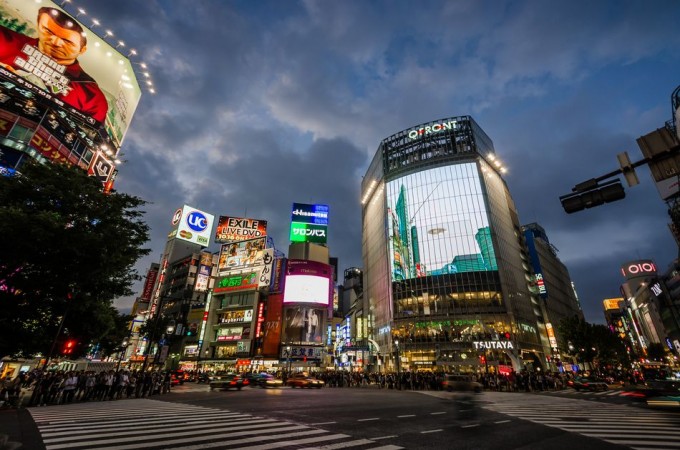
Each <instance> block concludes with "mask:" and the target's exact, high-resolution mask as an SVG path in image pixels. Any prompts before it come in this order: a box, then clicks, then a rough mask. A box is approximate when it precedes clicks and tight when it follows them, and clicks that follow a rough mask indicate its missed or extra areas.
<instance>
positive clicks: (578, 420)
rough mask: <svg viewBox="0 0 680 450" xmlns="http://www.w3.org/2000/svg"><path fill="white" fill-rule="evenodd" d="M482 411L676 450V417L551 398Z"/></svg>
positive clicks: (679, 440)
mask: <svg viewBox="0 0 680 450" xmlns="http://www.w3.org/2000/svg"><path fill="white" fill-rule="evenodd" d="M499 400H500V401H497V402H495V403H493V404H490V405H485V406H484V408H486V409H488V410H491V411H495V412H499V413H502V414H507V415H509V416H512V417H516V418H519V419H524V420H529V421H531V422H534V423H539V424H542V425H546V426H549V427H554V428H559V429H561V430H565V431H568V432H570V433H578V434H582V435H584V436H589V437H593V438H597V439H602V440H604V441H607V442H610V443H613V444H618V445H625V446H627V447H630V448H634V449H638V450H646V449H651V448H656V449H661V448H663V449H674V448H675V449H680V416H678V415H676V414H673V413H665V412H659V411H650V410H633V409H632V408H631V407H630V406H624V405H613V404H608V403H597V404H593V402H591V401H588V400H580V399H572V398H564V397H562V398H558V397H551V396H525V397H521V396H516V397H514V398H511V397H508V398H506V399H499Z"/></svg>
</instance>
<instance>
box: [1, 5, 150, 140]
mask: <svg viewBox="0 0 680 450" xmlns="http://www.w3.org/2000/svg"><path fill="white" fill-rule="evenodd" d="M0 15H1V16H2V22H0V81H2V84H3V87H4V88H6V89H9V90H10V91H12V94H15V93H24V94H25V95H28V96H29V97H30V98H31V99H32V100H34V104H36V105H37V104H42V105H47V106H49V107H51V108H54V111H56V112H57V113H58V114H61V113H63V117H59V118H55V124H56V123H57V122H58V121H61V122H64V124H65V125H66V126H61V127H56V128H58V130H57V131H55V133H59V132H64V130H66V131H68V128H70V127H69V126H68V125H69V124H68V122H73V121H75V122H78V123H83V124H86V125H88V126H89V127H92V128H93V129H94V130H102V132H104V133H105V134H106V135H107V138H108V140H109V141H110V142H111V143H112V145H113V146H114V147H115V148H119V147H120V145H121V143H122V142H123V138H124V136H125V133H126V131H127V129H128V127H129V126H130V122H131V121H132V116H133V114H134V112H135V109H136V108H137V104H138V102H139V98H140V96H141V91H140V89H139V85H138V83H137V79H136V76H135V73H134V71H133V68H132V64H131V63H130V60H129V59H128V58H127V57H126V56H124V55H122V54H121V53H119V51H118V50H116V49H115V48H114V47H112V46H111V45H109V44H108V43H107V42H106V41H105V40H104V39H102V38H100V37H99V36H97V35H96V34H95V33H94V32H92V31H91V30H89V29H88V28H87V26H85V25H83V24H82V23H80V22H78V20H77V19H76V18H75V17H74V16H73V15H71V14H69V13H67V12H66V11H65V10H63V9H62V8H60V7H59V6H57V5H56V4H55V3H53V2H50V1H42V2H31V1H26V0H0ZM54 36H57V37H58V38H59V39H55V38H54ZM20 91H21V92H20ZM29 94H30V95H29ZM34 107H36V108H38V106H34ZM75 128H76V129H77V126H76V127H75ZM94 140H95V141H96V140H98V139H96V138H95V139H94Z"/></svg>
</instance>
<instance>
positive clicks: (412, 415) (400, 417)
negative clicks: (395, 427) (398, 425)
mask: <svg viewBox="0 0 680 450" xmlns="http://www.w3.org/2000/svg"><path fill="white" fill-rule="evenodd" d="M415 416H416V415H415V414H406V415H403V416H397V418H398V419H403V418H404V417H415Z"/></svg>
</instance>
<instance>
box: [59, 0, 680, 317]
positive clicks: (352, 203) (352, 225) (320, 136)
mask: <svg viewBox="0 0 680 450" xmlns="http://www.w3.org/2000/svg"><path fill="white" fill-rule="evenodd" d="M79 7H81V8H83V9H84V10H85V11H87V14H86V16H82V15H81V16H80V17H79V19H80V20H82V21H83V22H84V23H90V22H92V19H93V18H97V19H98V20H99V21H101V23H102V25H101V28H106V29H111V30H113V33H114V34H115V38H113V39H114V40H111V41H109V42H114V45H115V40H118V39H120V40H122V41H125V42H126V43H127V44H126V45H128V47H127V48H130V47H132V46H134V48H135V49H136V52H137V54H138V56H137V57H133V58H132V59H133V63H135V62H137V63H139V62H142V61H143V62H145V63H146V64H147V65H148V67H149V72H150V74H151V75H152V78H153V83H154V88H155V90H156V94H154V95H152V94H149V93H148V92H145V93H143V95H142V98H141V101H140V104H139V106H138V109H137V112H136V114H135V118H134V120H133V121H132V124H131V127H130V130H129V131H128V134H127V136H126V141H125V143H124V144H123V147H122V159H123V160H125V163H124V164H123V165H122V166H121V167H120V173H119V176H118V178H117V180H116V189H118V190H119V191H121V192H125V193H129V194H132V195H137V196H139V197H141V198H143V199H145V200H147V201H149V202H150V204H149V205H147V207H146V208H145V210H146V211H147V215H146V219H147V221H148V223H149V225H150V226H151V238H152V239H151V241H150V242H149V244H148V247H149V248H151V250H152V253H151V255H150V256H149V257H147V258H144V259H143V260H141V261H140V262H139V263H138V264H137V266H136V267H137V270H138V271H139V273H140V275H142V276H143V275H144V274H145V273H146V269H147V268H148V266H149V264H151V263H152V262H158V260H159V258H160V253H161V251H162V249H163V247H164V243H165V238H166V236H167V233H168V231H169V230H170V229H171V225H170V221H171V218H172V214H173V212H174V211H175V210H176V209H177V208H179V207H181V206H182V205H184V204H187V205H191V206H193V207H196V208H198V209H201V210H203V211H208V212H210V213H211V214H215V215H216V216H219V215H231V216H238V217H249V218H258V219H262V220H266V221H267V222H268V228H267V231H268V234H269V235H270V236H272V237H273V238H274V240H275V243H276V246H277V248H279V249H280V250H282V251H284V252H287V247H288V231H289V223H290V206H291V204H292V203H294V202H301V203H323V204H328V205H329V208H330V212H329V228H328V242H329V247H330V251H331V255H332V256H336V257H338V258H339V260H340V267H339V270H340V273H341V271H342V270H343V269H344V268H347V267H352V266H356V267H361V266H362V264H363V263H362V261H361V226H360V223H361V216H360V214H361V213H360V211H361V208H360V199H361V195H362V193H361V192H360V183H361V174H363V173H364V172H365V170H366V167H367V166H368V164H369V162H370V161H369V158H370V156H371V155H373V154H374V153H375V150H376V148H377V147H378V145H379V143H380V141H381V140H382V139H384V138H386V137H387V136H390V135H391V134H393V133H395V132H397V131H399V130H404V129H407V128H409V127H414V126H417V125H418V124H421V123H424V122H427V121H431V120H437V119H439V118H445V117H452V116H456V115H467V114H469V115H471V116H472V117H473V118H474V119H475V120H476V121H477V122H478V123H479V124H480V126H481V127H482V128H483V129H484V130H485V131H486V132H487V133H488V135H489V136H490V137H491V139H492V140H493V141H494V146H495V148H496V153H497V156H498V157H499V159H500V160H502V161H503V163H504V164H505V165H506V166H507V168H508V173H507V174H506V175H505V176H504V178H505V180H506V182H507V183H508V187H509V190H510V193H511V195H512V196H513V198H514V200H515V203H516V206H517V210H518V212H519V216H520V223H522V224H526V223H531V222H537V223H539V224H541V225H542V226H543V227H544V228H545V230H546V233H547V234H548V236H549V238H550V242H551V243H552V244H553V245H555V247H556V248H557V249H558V250H560V252H559V253H558V256H559V257H560V259H561V260H562V261H563V262H564V263H565V265H566V266H567V268H568V269H569V272H570V274H571V277H572V279H573V281H574V283H575V286H576V289H577V292H578V295H579V299H580V301H581V304H582V306H583V309H584V311H585V314H586V318H587V319H588V320H589V321H593V322H600V323H602V322H604V316H603V313H602V300H603V299H604V298H611V297H617V296H619V285H620V284H621V283H623V282H624V281H625V279H624V278H623V277H622V276H621V274H620V265H621V264H623V263H624V262H627V261H631V260H635V259H652V260H654V262H655V263H656V265H657V266H658V268H659V270H664V268H665V267H666V266H667V265H668V264H669V263H670V262H671V261H672V259H673V258H676V257H677V253H678V251H677V246H676V244H675V242H674V241H673V239H672V237H671V235H670V232H669V231H668V229H667V223H668V222H669V218H668V215H667V213H666V209H667V207H666V205H665V204H664V203H663V202H662V200H661V199H660V197H659V194H658V192H657V191H656V188H655V186H654V183H653V181H652V179H651V177H650V175H649V170H648V169H647V168H645V167H643V168H639V169H638V170H637V171H638V177H639V178H640V182H641V184H640V185H639V186H636V187H634V188H630V189H628V188H627V189H626V193H627V198H626V199H624V200H622V201H619V202H616V203H612V204H608V205H603V206H600V207H598V208H594V209H591V210H586V211H582V212H579V213H576V214H571V215H567V214H565V213H564V211H563V210H562V207H561V205H560V202H559V196H560V195H564V194H567V193H569V192H570V190H571V188H572V187H573V186H574V185H576V184H578V183H580V182H582V181H585V180H587V179H590V178H594V177H598V176H600V175H602V174H605V173H608V172H611V171H612V170H615V169H616V168H618V162H617V159H616V155H617V153H620V152H623V151H627V152H628V153H629V155H630V157H631V160H633V161H637V160H639V159H641V158H642V155H641V153H640V151H639V149H638V148H637V145H636V143H635V139H636V138H637V137H639V136H641V135H644V134H647V133H649V132H651V131H653V130H654V129H656V128H660V127H662V126H663V124H664V122H665V121H667V120H670V119H671V108H670V94H671V92H672V91H673V89H674V88H675V87H676V86H677V85H678V84H680V78H678V77H677V74H678V73H680V70H679V69H680V56H678V55H677V52H676V51H675V49H676V48H678V44H679V43H680V42H679V41H680V37H678V36H677V33H675V32H674V30H675V24H676V23H677V19H678V18H679V16H680V11H679V8H678V7H677V4H675V3H674V2H671V1H665V2H664V1H656V2H652V3H645V4H641V3H639V2H633V1H628V2H613V1H608V2H600V3H597V4H591V3H589V2H585V1H583V2H571V3H569V4H544V3H542V2H531V1H523V2H518V3H513V4H512V8H511V7H510V4H509V3H501V4H498V3H496V2H456V3H451V2H426V3H424V4H423V5H422V6H420V7H418V8H414V7H413V5H412V4H411V3H407V2H389V3H387V2H371V3H368V4H366V3H365V2H358V1H349V2H341V3H331V2H328V3H316V2H296V3H293V2H266V1H265V2H256V3H250V2H233V3H228V4H224V3H218V2H207V3H201V4H199V5H194V4H191V5H189V4H180V3H175V2H165V1H158V2H148V3H147V2H144V3H139V2H134V1H131V0H123V1H120V2H116V3H115V4H109V3H107V2H95V1H94V0H82V1H80V0H78V1H77V2H73V3H72V4H66V5H65V9H66V10H67V11H70V12H72V13H74V12H76V11H77V10H76V8H79ZM435 10H436V11H437V14H436V15H433V14H432V11H435ZM95 31H101V30H100V29H98V28H96V27H95ZM119 50H120V48H119ZM209 249H210V250H211V251H217V250H218V249H219V247H218V246H217V244H214V243H212V244H211V246H210V247H209ZM142 286H143V283H142V282H140V283H138V284H137V285H136V286H135V290H136V292H140V291H141V289H142ZM133 300H134V299H133V298H126V299H119V301H118V302H117V303H116V304H117V306H118V307H120V308H121V309H129V307H130V306H131V305H132V301H133Z"/></svg>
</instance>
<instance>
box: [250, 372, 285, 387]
mask: <svg viewBox="0 0 680 450" xmlns="http://www.w3.org/2000/svg"><path fill="white" fill-rule="evenodd" d="M255 386H259V387H261V388H277V387H281V386H283V380H280V379H278V378H276V377H275V376H274V375H271V374H269V373H261V374H259V375H257V376H256V377H255V378H254V380H253V382H252V383H251V387H255Z"/></svg>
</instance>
